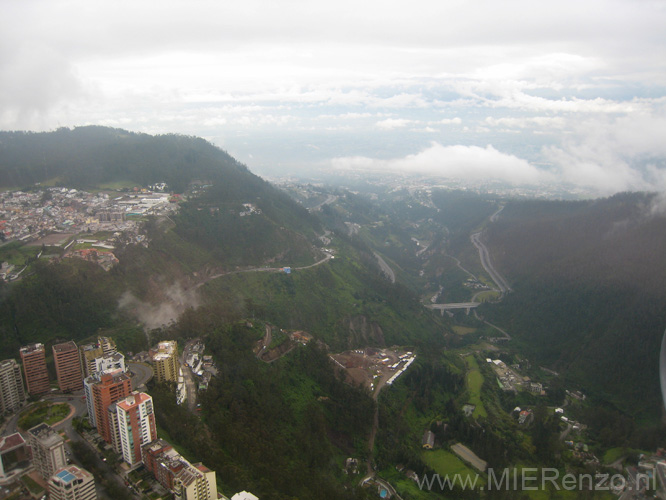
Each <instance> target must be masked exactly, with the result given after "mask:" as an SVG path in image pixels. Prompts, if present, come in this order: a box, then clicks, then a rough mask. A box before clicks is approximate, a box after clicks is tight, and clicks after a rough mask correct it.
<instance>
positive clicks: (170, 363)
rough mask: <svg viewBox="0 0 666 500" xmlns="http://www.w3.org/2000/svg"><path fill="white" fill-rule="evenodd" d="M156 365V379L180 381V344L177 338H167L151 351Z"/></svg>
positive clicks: (159, 380) (160, 380)
mask: <svg viewBox="0 0 666 500" xmlns="http://www.w3.org/2000/svg"><path fill="white" fill-rule="evenodd" d="M151 354H152V358H153V364H154V365H155V380H157V381H158V382H178V368H179V367H178V364H179V363H178V344H177V342H176V341H175V340H165V341H164V342H160V343H159V344H157V350H154V351H151Z"/></svg>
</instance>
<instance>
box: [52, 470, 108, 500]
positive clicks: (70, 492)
mask: <svg viewBox="0 0 666 500" xmlns="http://www.w3.org/2000/svg"><path fill="white" fill-rule="evenodd" d="M48 488H49V498H50V499H51V500H97V492H96V491H95V478H94V477H93V475H92V474H91V473H90V472H88V471H87V470H85V469H80V468H78V467H76V466H75V465H71V466H69V467H65V468H62V469H59V470H57V471H56V472H55V474H53V475H52V476H51V477H50V479H49V481H48Z"/></svg>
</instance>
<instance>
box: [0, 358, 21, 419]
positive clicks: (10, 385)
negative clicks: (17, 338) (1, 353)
mask: <svg viewBox="0 0 666 500" xmlns="http://www.w3.org/2000/svg"><path fill="white" fill-rule="evenodd" d="M24 401H25V389H24V388H23V377H22V376H21V367H20V366H19V365H18V363H17V362H16V361H14V360H13V359H5V360H4V361H0V413H11V412H14V411H16V410H18V409H19V408H20V407H21V405H22V404H23V402H24Z"/></svg>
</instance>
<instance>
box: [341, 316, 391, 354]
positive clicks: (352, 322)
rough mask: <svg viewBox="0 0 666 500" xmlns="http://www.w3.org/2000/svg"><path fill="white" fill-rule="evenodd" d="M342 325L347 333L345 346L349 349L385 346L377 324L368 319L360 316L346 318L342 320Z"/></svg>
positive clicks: (380, 328)
mask: <svg viewBox="0 0 666 500" xmlns="http://www.w3.org/2000/svg"><path fill="white" fill-rule="evenodd" d="M343 324H344V326H345V328H346V329H348V331H349V336H348V337H347V345H348V347H349V348H354V347H365V346H378V347H384V346H385V345H386V343H385V340H384V332H383V331H382V327H381V326H380V325H379V323H377V322H375V321H368V318H367V317H366V316H364V315H362V314H359V315H357V316H347V317H345V318H344V319H343Z"/></svg>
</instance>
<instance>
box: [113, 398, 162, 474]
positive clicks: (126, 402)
mask: <svg viewBox="0 0 666 500" xmlns="http://www.w3.org/2000/svg"><path fill="white" fill-rule="evenodd" d="M116 415H117V416H118V420H117V424H118V434H119V435H120V447H121V449H122V454H123V460H124V461H125V462H127V463H128V464H129V465H131V466H132V465H135V464H137V463H139V462H141V460H142V458H141V446H142V445H144V444H148V443H150V442H151V441H153V440H155V439H157V429H156V428H155V413H154V412H153V398H151V397H150V396H149V395H148V394H146V393H145V392H136V391H135V392H133V393H132V394H130V395H129V396H128V397H126V398H124V399H121V400H120V401H118V402H117V403H116Z"/></svg>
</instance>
